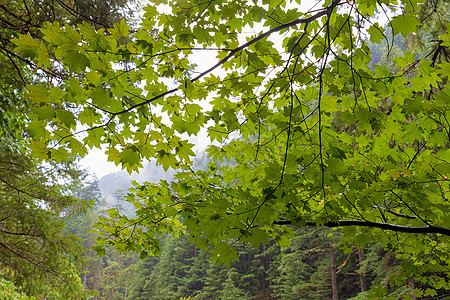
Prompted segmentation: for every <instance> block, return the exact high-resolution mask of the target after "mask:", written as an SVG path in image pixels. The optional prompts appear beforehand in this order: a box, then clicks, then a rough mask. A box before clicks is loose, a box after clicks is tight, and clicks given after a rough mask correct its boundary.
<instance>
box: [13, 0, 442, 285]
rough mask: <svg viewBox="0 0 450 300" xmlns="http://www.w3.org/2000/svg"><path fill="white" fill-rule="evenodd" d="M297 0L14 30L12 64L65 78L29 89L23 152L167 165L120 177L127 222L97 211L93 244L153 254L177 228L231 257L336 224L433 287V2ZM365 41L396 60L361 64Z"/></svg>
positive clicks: (436, 210) (436, 191)
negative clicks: (201, 65)
mask: <svg viewBox="0 0 450 300" xmlns="http://www.w3.org/2000/svg"><path fill="white" fill-rule="evenodd" d="M300 5H301V3H300V1H273V0H260V1H257V0H255V1H241V0H237V1H225V0H215V1H212V0H211V1H162V2H161V1H150V3H149V5H148V6H147V7H145V8H144V10H145V14H144V16H143V19H142V22H141V24H140V25H139V26H138V27H137V28H134V27H133V28H130V26H129V25H127V24H126V22H125V21H121V22H120V23H116V24H114V26H113V28H111V29H108V30H103V29H95V28H94V27H93V26H90V25H88V24H86V23H83V24H80V25H78V26H77V27H76V28H74V27H71V26H69V25H65V26H62V25H61V24H59V23H52V24H50V23H49V24H46V25H45V26H44V27H43V28H42V29H41V32H42V33H43V35H44V37H43V40H41V41H40V40H36V39H34V38H33V37H32V36H30V35H21V36H20V38H18V39H15V40H14V43H15V44H16V48H15V51H17V52H18V53H21V55H22V57H26V58H27V59H30V60H33V61H35V63H36V65H37V66H39V67H40V68H42V69H44V70H45V69H48V68H57V69H59V70H64V71H65V72H67V74H70V76H68V77H66V78H62V79H61V84H59V85H54V82H53V81H48V82H41V83H40V84H35V85H30V86H28V90H29V93H28V98H29V99H30V101H31V102H32V103H33V107H32V109H31V110H32V112H31V113H30V114H29V118H30V120H31V121H30V122H29V123H28V127H27V128H28V132H29V134H30V136H31V137H32V138H33V139H34V140H33V142H32V143H31V146H30V147H31V149H32V151H33V153H34V154H35V155H36V156H37V157H38V158H39V159H42V160H49V159H50V160H55V161H64V160H67V159H68V158H70V157H73V156H76V155H81V156H83V155H85V154H86V153H87V151H88V149H89V148H94V147H97V148H100V147H102V146H104V147H105V148H106V149H107V150H106V153H107V154H108V157H109V160H110V161H113V162H115V163H116V164H117V165H119V164H121V165H122V166H123V167H124V168H126V169H127V170H129V171H130V172H131V171H132V170H137V169H138V168H139V167H140V166H142V162H143V161H144V160H146V159H147V160H150V159H156V160H157V163H158V164H161V165H163V167H164V168H165V169H169V168H172V169H175V170H176V171H177V174H176V175H175V178H176V180H174V181H173V182H171V183H168V182H165V181H162V182H160V183H159V184H150V183H143V184H138V183H136V185H135V187H134V188H133V189H131V190H130V193H129V194H128V196H127V199H128V201H129V202H131V203H133V204H134V205H135V207H136V209H137V210H136V217H135V218H131V217H127V216H123V215H120V213H119V212H118V211H117V210H115V209H111V210H110V211H109V214H110V217H109V218H101V220H100V222H99V224H97V227H98V229H99V231H100V232H101V233H102V234H103V238H101V239H100V240H99V243H100V245H99V246H98V247H97V250H98V251H99V252H102V249H101V246H102V244H106V243H108V244H113V245H115V247H116V248H117V249H119V250H121V251H130V250H133V251H138V252H141V254H142V256H145V255H146V254H148V253H151V254H157V253H158V251H159V245H158V236H159V235H160V234H162V233H163V232H172V233H173V234H174V235H178V234H184V233H188V234H189V237H190V239H191V240H192V241H193V242H194V243H195V244H196V245H197V246H199V247H201V248H205V249H206V248H208V247H209V249H210V250H209V251H210V252H211V253H212V254H213V256H212V259H215V260H217V261H218V262H226V263H229V262H230V260H232V259H236V258H237V257H238V256H237V252H236V247H235V245H236V243H246V244H251V245H253V246H254V247H258V246H259V245H260V244H261V243H267V242H268V240H269V239H273V240H275V241H276V242H277V243H279V244H280V245H284V244H287V243H288V242H289V238H290V237H291V236H292V235H293V233H294V231H293V230H292V226H320V225H324V226H329V227H344V230H343V233H344V236H345V238H344V243H349V244H357V245H359V246H361V247H364V245H365V244H366V243H367V242H369V241H372V240H376V241H378V242H380V243H383V244H384V246H385V247H386V248H387V249H395V250H396V251H397V255H398V258H400V259H403V260H404V265H403V269H402V271H400V272H399V274H398V278H399V281H402V280H406V279H407V278H408V277H409V276H411V274H414V276H415V278H416V280H418V281H421V282H423V283H426V284H430V285H432V286H433V287H434V288H436V289H439V288H442V287H448V284H449V283H448V280H449V278H448V273H449V264H450V257H449V253H448V246H449V244H448V242H449V236H450V220H449V218H448V214H449V208H450V203H449V193H450V184H449V179H448V176H450V174H449V170H450V148H449V146H450V123H449V120H450V108H449V104H450V102H449V99H450V95H449V85H448V75H449V70H450V68H449V64H450V63H449V50H448V47H449V46H450V33H449V31H448V29H447V28H448V26H447V23H448V15H447V14H446V13H445V11H446V6H445V5H446V4H445V3H440V2H439V1H426V2H423V1H420V0H413V1H404V2H398V1H396V0H383V1H378V2H377V1H366V0H361V1H342V0H334V1H323V2H318V3H317V4H316V5H315V6H314V7H312V8H311V9H309V10H305V11H303V10H301V9H300ZM442 6H444V8H443V9H442ZM383 19H385V20H386V22H387V25H386V26H387V27H389V28H390V30H389V31H387V30H386V29H385V28H384V27H383V26H382V22H383V21H382V20H383ZM380 24H381V25H380ZM430 28H432V30H430ZM389 32H390V33H389ZM396 35H401V36H402V37H403V38H404V39H405V41H406V45H405V47H404V48H401V47H397V48H395V47H394V46H395V43H394V40H395V38H394V37H395V36H396ZM418 41H422V43H421V47H419V46H418V44H419V42H418ZM373 44H382V45H384V54H383V55H385V56H386V57H390V55H391V53H392V52H393V51H394V50H395V54H396V55H395V58H393V59H388V61H389V64H383V63H381V62H379V63H377V64H371V61H372V58H373V57H372V53H371V50H370V47H369V46H370V45H373ZM372 48H373V47H372ZM210 53H212V54H213V55H214V56H215V61H214V62H212V63H211V64H210V66H209V67H207V68H206V69H201V70H199V69H198V68H196V66H195V64H193V62H194V60H193V59H194V57H195V56H196V57H201V59H202V60H204V61H207V57H208V56H209V54H210ZM204 61H203V62H204ZM385 61H386V60H385ZM202 132H207V135H208V138H209V139H210V140H211V141H212V143H211V144H210V145H209V146H208V147H207V149H206V152H207V153H208V156H209V158H210V161H209V165H208V168H207V169H204V170H195V169H194V168H193V167H192V159H191V158H192V156H193V155H194V152H193V146H194V144H193V143H191V142H190V141H189V137H190V136H195V135H199V134H201V133H202ZM443 274H444V275H443Z"/></svg>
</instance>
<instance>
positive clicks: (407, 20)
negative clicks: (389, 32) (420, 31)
mask: <svg viewBox="0 0 450 300" xmlns="http://www.w3.org/2000/svg"><path fill="white" fill-rule="evenodd" d="M391 24H392V27H393V28H394V34H396V33H398V32H400V33H401V34H402V35H403V37H405V38H407V37H408V36H409V34H410V33H415V32H417V26H419V25H421V23H420V22H419V20H417V18H416V17H415V16H414V15H413V14H406V15H399V16H395V17H393V18H392V20H391Z"/></svg>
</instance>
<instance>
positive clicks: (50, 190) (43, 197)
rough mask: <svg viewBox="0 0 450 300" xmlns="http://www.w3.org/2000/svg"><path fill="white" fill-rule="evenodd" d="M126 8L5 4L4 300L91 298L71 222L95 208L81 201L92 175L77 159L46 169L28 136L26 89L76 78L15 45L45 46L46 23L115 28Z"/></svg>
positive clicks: (44, 1) (114, 4) (0, 166)
mask: <svg viewBox="0 0 450 300" xmlns="http://www.w3.org/2000/svg"><path fill="white" fill-rule="evenodd" d="M119 8H122V9H124V2H123V1H103V0H92V1H78V0H76V1H64V0H56V1H53V0H51V1H49V0H37V1H30V0H23V1H11V0H6V1H2V2H1V4H0V69H1V72H0V286H1V287H0V289H1V290H2V291H1V292H0V298H1V299H19V298H20V299H25V298H26V299H28V297H26V296H25V295H23V294H22V292H24V293H26V294H28V295H32V296H39V297H45V298H46V299H61V298H64V299H71V298H83V297H85V296H86V291H85V288H84V287H83V285H82V282H81V280H80V277H79V271H80V270H81V265H82V263H83V259H82V257H81V256H82V253H83V248H82V246H81V245H80V244H79V241H78V239H77V238H76V237H75V236H74V235H72V234H70V233H68V232H67V231H66V230H65V228H64V227H65V221H66V219H65V218H66V217H68V216H72V215H74V214H79V213H81V212H84V210H85V209H86V207H88V206H89V203H90V202H89V201H83V200H84V199H83V200H80V199H77V198H76V197H74V196H73V194H74V193H75V192H76V191H77V190H78V189H79V188H80V187H81V186H82V185H83V184H84V182H83V181H84V180H86V176H87V175H86V173H85V172H83V171H81V170H79V169H78V167H77V166H76V164H75V163H73V162H72V161H64V162H60V163H57V162H54V161H48V162H46V163H44V164H40V163H38V162H37V160H36V159H35V158H34V157H32V156H31V154H30V150H29V148H28V142H29V141H30V139H31V138H30V135H29V134H28V133H26V132H25V126H26V123H27V122H28V121H29V120H30V118H29V117H28V116H27V113H28V112H30V109H31V108H30V106H32V105H30V103H29V101H28V99H26V98H25V87H26V84H33V83H37V82H43V81H44V80H54V83H55V84H57V82H58V80H61V78H67V76H68V75H67V73H64V70H63V69H60V68H58V66H57V65H53V66H52V67H49V68H45V69H44V68H41V66H40V65H39V64H36V63H35V62H33V61H32V60H30V59H29V57H27V56H26V55H25V56H21V55H20V54H19V53H17V52H15V51H14V48H15V47H16V46H15V44H14V43H13V42H12V40H13V39H14V38H17V37H18V35H19V34H24V35H26V36H29V37H30V38H33V39H36V40H38V41H39V40H41V38H42V36H43V33H42V32H41V30H40V27H41V26H42V25H43V24H44V23H45V22H55V21H60V22H64V23H66V24H68V25H71V26H74V25H75V24H77V23H79V24H81V23H82V22H83V21H84V22H87V23H89V24H91V25H92V26H94V27H95V28H101V27H105V28H106V27H110V26H112V24H113V23H114V22H116V21H119V20H120V19H121V18H122V17H123V15H122V14H120V13H119V11H118V10H119ZM108 24H110V25H108ZM44 78H45V79H44ZM16 288H17V289H18V291H16ZM22 296H23V298H22ZM33 299H34V298H33Z"/></svg>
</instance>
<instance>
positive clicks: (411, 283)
mask: <svg viewBox="0 0 450 300" xmlns="http://www.w3.org/2000/svg"><path fill="white" fill-rule="evenodd" d="M408 286H409V289H410V290H411V293H409V296H410V297H411V299H413V300H416V295H414V290H415V288H416V283H415V281H414V277H409V278H408Z"/></svg>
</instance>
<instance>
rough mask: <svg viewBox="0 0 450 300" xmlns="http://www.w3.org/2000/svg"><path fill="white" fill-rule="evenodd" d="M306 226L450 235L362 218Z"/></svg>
mask: <svg viewBox="0 0 450 300" xmlns="http://www.w3.org/2000/svg"><path fill="white" fill-rule="evenodd" d="M274 224H276V225H290V224H295V222H292V221H290V220H280V221H277V222H275V223H274ZM304 224H305V226H325V227H347V226H361V227H369V228H379V229H384V230H389V231H395V232H404V233H421V234H428V233H439V234H442V235H446V236H450V229H449V228H443V227H438V226H431V225H430V226H425V227H411V226H403V225H395V224H390V223H379V222H372V221H360V220H339V221H335V222H333V221H329V222H326V223H324V224H316V223H314V222H306V223H304Z"/></svg>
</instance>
